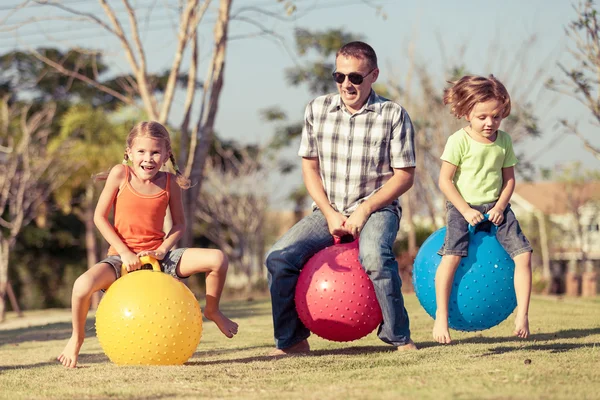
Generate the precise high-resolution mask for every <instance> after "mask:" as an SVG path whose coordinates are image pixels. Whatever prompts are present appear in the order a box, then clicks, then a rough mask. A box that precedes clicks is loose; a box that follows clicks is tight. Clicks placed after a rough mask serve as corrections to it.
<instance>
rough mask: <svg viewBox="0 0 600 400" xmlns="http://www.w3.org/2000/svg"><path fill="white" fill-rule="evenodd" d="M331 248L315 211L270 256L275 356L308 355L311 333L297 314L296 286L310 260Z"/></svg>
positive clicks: (323, 221)
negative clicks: (308, 340)
mask: <svg viewBox="0 0 600 400" xmlns="http://www.w3.org/2000/svg"><path fill="white" fill-rule="evenodd" d="M332 244H333V237H332V236H331V234H330V233H329V227H328V226H327V220H326V219H325V217H324V216H323V214H322V213H321V211H319V210H316V211H314V212H313V213H312V214H310V215H308V216H306V217H304V218H303V219H302V220H300V221H299V222H298V223H297V224H296V225H294V226H293V227H292V228H291V229H290V230H289V231H287V232H286V233H285V234H284V235H283V236H282V237H281V239H279V240H278V241H277V243H275V244H274V245H273V247H272V248H271V249H270V250H269V252H268V253H267V256H266V261H265V263H266V266H267V270H268V277H269V290H270V292H271V307H272V309H273V330H274V336H275V347H276V348H277V349H279V352H276V353H273V354H287V353H291V352H301V351H302V352H303V351H308V349H309V347H308V342H306V339H307V338H308V337H309V336H310V331H309V330H308V329H307V328H306V327H305V326H304V324H303V323H302V321H300V318H299V317H298V313H297V311H296V303H295V301H294V295H295V292H296V283H297V282H298V277H299V275H300V271H301V270H302V268H303V266H304V264H305V263H306V262H307V261H308V260H309V258H310V257H311V256H313V255H314V254H315V253H317V252H318V251H319V250H322V249H324V248H325V247H327V246H331V245H332Z"/></svg>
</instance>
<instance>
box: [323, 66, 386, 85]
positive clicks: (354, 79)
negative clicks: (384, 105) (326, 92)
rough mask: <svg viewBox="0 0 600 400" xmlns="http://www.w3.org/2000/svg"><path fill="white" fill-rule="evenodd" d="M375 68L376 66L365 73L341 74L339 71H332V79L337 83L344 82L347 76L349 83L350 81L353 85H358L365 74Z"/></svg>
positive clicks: (367, 74)
mask: <svg viewBox="0 0 600 400" xmlns="http://www.w3.org/2000/svg"><path fill="white" fill-rule="evenodd" d="M376 69H377V68H373V69H372V70H370V71H369V72H367V73H366V74H365V75H361V74H359V73H358V72H350V73H349V74H348V75H346V74H342V73H341V72H334V73H333V74H332V75H333V80H334V81H336V82H337V83H344V81H345V80H346V76H347V77H348V80H349V81H350V83H352V84H353V85H360V84H361V83H363V79H365V78H366V77H367V76H369V74H370V73H371V72H373V71H375V70H376Z"/></svg>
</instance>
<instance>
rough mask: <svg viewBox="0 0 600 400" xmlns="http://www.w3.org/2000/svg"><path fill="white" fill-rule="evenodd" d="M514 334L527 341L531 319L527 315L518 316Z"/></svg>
mask: <svg viewBox="0 0 600 400" xmlns="http://www.w3.org/2000/svg"><path fill="white" fill-rule="evenodd" d="M513 333H514V334H515V336H518V337H520V338H521V339H526V338H527V337H528V336H529V318H528V317H527V315H524V316H519V315H517V318H515V330H514V332H513Z"/></svg>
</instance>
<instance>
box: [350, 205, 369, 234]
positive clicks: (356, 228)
mask: <svg viewBox="0 0 600 400" xmlns="http://www.w3.org/2000/svg"><path fill="white" fill-rule="evenodd" d="M369 215H370V214H368V213H367V211H366V210H365V208H364V207H361V206H358V208H357V209H356V210H354V212H353V213H352V214H350V217H348V219H347V220H346V223H345V224H344V227H345V228H346V229H347V230H348V231H350V233H351V234H352V236H353V237H354V239H356V238H358V235H359V234H360V231H361V230H362V228H363V226H365V223H366V222H367V220H368V219H369Z"/></svg>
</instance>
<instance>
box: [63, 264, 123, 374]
mask: <svg viewBox="0 0 600 400" xmlns="http://www.w3.org/2000/svg"><path fill="white" fill-rule="evenodd" d="M115 280H116V275H115V270H114V268H113V266H112V265H110V264H107V263H100V264H96V265H94V266H93V267H92V268H90V269H89V270H87V271H86V272H85V273H83V274H82V275H81V276H80V277H79V278H77V280H76V281H75V284H74V285H73V294H72V295H71V314H72V319H73V322H72V323H73V333H72V334H71V338H70V339H69V341H68V342H67V345H66V346H65V348H64V350H63V351H62V353H61V354H60V355H59V356H58V357H57V359H58V361H60V362H61V363H62V364H63V365H64V366H65V367H68V368H75V367H76V366H77V358H78V357H79V350H80V349H81V345H82V344H83V340H84V339H85V320H86V317H87V313H88V311H89V309H90V302H91V298H92V294H94V293H95V292H97V291H98V290H101V289H108V287H109V286H110V285H111V284H112V283H113V282H114V281H115Z"/></svg>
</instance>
